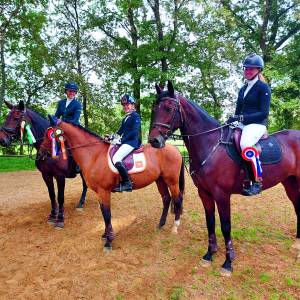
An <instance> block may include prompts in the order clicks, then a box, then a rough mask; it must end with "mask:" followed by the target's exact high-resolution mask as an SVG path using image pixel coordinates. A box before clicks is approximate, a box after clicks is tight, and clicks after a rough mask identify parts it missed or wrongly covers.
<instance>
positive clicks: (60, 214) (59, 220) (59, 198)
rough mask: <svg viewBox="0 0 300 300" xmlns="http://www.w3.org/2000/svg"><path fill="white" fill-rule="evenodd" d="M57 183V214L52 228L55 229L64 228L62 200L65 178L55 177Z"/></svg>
mask: <svg viewBox="0 0 300 300" xmlns="http://www.w3.org/2000/svg"><path fill="white" fill-rule="evenodd" d="M56 183H57V201H58V214H57V218H56V220H55V223H54V227H55V228H57V229H60V228H64V220H65V214H64V200H65V183H66V178H65V177H56Z"/></svg>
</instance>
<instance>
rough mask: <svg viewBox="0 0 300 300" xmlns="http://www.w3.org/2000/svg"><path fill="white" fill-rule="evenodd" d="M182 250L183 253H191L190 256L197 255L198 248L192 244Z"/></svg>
mask: <svg viewBox="0 0 300 300" xmlns="http://www.w3.org/2000/svg"><path fill="white" fill-rule="evenodd" d="M183 252H184V253H185V254H188V255H191V256H198V249H196V248H195V247H193V246H189V247H186V248H184V250H183Z"/></svg>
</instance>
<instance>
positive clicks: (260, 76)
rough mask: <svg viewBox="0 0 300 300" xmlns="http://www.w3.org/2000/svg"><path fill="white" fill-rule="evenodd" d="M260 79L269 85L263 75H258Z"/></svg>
mask: <svg viewBox="0 0 300 300" xmlns="http://www.w3.org/2000/svg"><path fill="white" fill-rule="evenodd" d="M258 79H259V80H260V81H262V82H264V83H267V80H266V78H265V77H264V76H263V75H262V74H261V73H259V74H258Z"/></svg>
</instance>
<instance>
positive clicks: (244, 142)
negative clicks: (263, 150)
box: [239, 124, 267, 150]
mask: <svg viewBox="0 0 300 300" xmlns="http://www.w3.org/2000/svg"><path fill="white" fill-rule="evenodd" d="M239 127H240V128H241V129H242V130H243V131H242V137H241V142H240V146H241V149H242V150H243V149H245V148H246V147H253V146H254V145H255V144H256V143H257V142H258V141H259V139H260V138H261V137H262V136H263V135H264V133H266V132H267V127H266V126H265V125H262V124H249V125H239Z"/></svg>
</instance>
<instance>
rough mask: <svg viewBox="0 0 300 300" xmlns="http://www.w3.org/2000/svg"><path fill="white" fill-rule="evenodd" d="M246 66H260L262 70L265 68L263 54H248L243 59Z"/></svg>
mask: <svg viewBox="0 0 300 300" xmlns="http://www.w3.org/2000/svg"><path fill="white" fill-rule="evenodd" d="M243 67H244V68H260V69H261V70H262V69H263V68H264V60H263V59H262V57H261V56H259V55H257V54H255V53H253V54H250V55H248V56H247V57H246V58H245V60H244V61H243Z"/></svg>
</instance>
